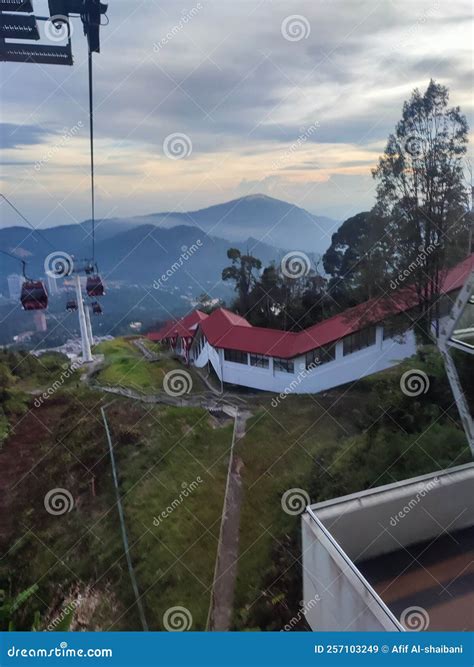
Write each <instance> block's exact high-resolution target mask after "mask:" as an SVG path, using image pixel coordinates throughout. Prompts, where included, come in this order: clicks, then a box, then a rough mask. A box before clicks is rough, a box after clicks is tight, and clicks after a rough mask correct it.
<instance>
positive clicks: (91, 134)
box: [88, 47, 95, 263]
mask: <svg viewBox="0 0 474 667" xmlns="http://www.w3.org/2000/svg"><path fill="white" fill-rule="evenodd" d="M88 70H89V140H90V154H91V214H92V261H93V263H95V187H94V113H93V103H94V96H93V95H94V91H93V79H92V51H91V50H90V47H89V49H88Z"/></svg>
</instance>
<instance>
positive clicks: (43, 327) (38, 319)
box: [33, 310, 48, 331]
mask: <svg viewBox="0 0 474 667" xmlns="http://www.w3.org/2000/svg"><path fill="white" fill-rule="evenodd" d="M33 322H34V323H35V329H36V331H47V330H48V325H47V323H46V315H45V314H44V312H43V311H42V310H37V311H36V312H35V314H34V315H33Z"/></svg>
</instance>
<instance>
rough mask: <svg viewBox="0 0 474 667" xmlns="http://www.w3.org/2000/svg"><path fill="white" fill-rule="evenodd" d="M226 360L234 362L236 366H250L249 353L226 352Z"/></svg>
mask: <svg viewBox="0 0 474 667" xmlns="http://www.w3.org/2000/svg"><path fill="white" fill-rule="evenodd" d="M224 359H225V360H226V361H233V362H234V364H248V358H247V352H239V350H224Z"/></svg>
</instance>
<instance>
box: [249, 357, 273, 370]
mask: <svg viewBox="0 0 474 667" xmlns="http://www.w3.org/2000/svg"><path fill="white" fill-rule="evenodd" d="M250 365H251V366H256V367H257V368H268V365H269V359H268V357H264V356H263V354H251V355H250Z"/></svg>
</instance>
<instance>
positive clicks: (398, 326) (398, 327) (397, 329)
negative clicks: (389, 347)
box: [383, 315, 408, 340]
mask: <svg viewBox="0 0 474 667" xmlns="http://www.w3.org/2000/svg"><path fill="white" fill-rule="evenodd" d="M407 329H408V323H407V321H406V317H405V316H400V315H398V316H397V317H394V318H392V319H391V320H389V321H388V322H384V324H383V339H384V340H387V339H388V338H396V337H397V336H398V337H400V336H402V335H403V334H404V333H405V332H406V331H407Z"/></svg>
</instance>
